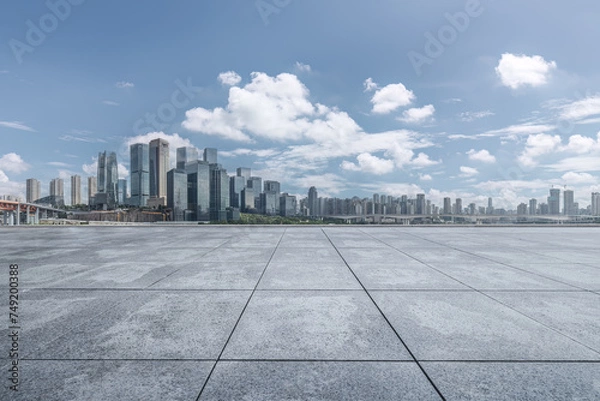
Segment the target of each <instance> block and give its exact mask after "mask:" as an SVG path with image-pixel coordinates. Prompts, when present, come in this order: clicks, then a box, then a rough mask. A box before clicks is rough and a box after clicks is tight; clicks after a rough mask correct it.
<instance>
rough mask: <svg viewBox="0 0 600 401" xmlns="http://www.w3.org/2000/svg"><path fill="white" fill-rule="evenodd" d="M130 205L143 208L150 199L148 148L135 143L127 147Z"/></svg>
mask: <svg viewBox="0 0 600 401" xmlns="http://www.w3.org/2000/svg"><path fill="white" fill-rule="evenodd" d="M129 154H130V163H131V166H130V170H131V173H130V177H131V178H130V179H131V200H130V202H131V204H132V205H133V206H139V207H144V206H146V205H147V204H148V198H149V197H150V147H149V146H148V144H146V143H135V144H133V145H131V146H130V147H129Z"/></svg>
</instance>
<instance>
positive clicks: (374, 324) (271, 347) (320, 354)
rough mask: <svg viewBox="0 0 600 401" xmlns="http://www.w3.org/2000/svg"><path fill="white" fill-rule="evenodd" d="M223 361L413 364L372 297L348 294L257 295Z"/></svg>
mask: <svg viewBox="0 0 600 401" xmlns="http://www.w3.org/2000/svg"><path fill="white" fill-rule="evenodd" d="M223 357H224V358H227V359H257V358H258V359H331V360H335V359H337V360H340V359H343V360H347V359H357V360H374V359H379V360H408V359H410V356H409V354H408V352H407V351H406V349H405V348H404V347H403V346H402V343H401V342H400V340H399V339H398V338H397V337H396V335H395V334H394V332H393V331H392V329H391V328H390V327H389V325H388V324H387V323H386V322H385V320H384V319H383V317H382V316H381V314H380V313H379V312H378V311H377V309H376V308H375V306H374V305H373V304H372V302H371V301H370V300H369V298H368V297H367V295H366V294H365V293H364V292H348V291H344V292H335V291H319V292H295V291H290V292H266V291H260V292H256V293H255V294H254V297H253V298H252V300H251V301H250V303H249V305H248V308H247V309H246V311H245V313H244V315H243V316H242V319H241V320H240V323H239V325H238V327H237V328H236V330H235V332H234V333H233V336H232V338H231V341H230V342H229V344H228V345H227V348H226V349H225V352H224V355H223Z"/></svg>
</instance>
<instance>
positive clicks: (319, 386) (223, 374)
mask: <svg viewBox="0 0 600 401" xmlns="http://www.w3.org/2000/svg"><path fill="white" fill-rule="evenodd" d="M440 399H441V398H440V397H439V396H438V395H437V393H436V392H435V390H434V388H433V387H432V386H431V384H430V383H429V382H428V381H427V379H426V377H425V375H423V373H422V372H421V371H420V370H419V368H418V367H417V365H416V364H415V363H412V362H219V363H218V364H217V367H216V369H215V371H214V372H213V374H212V376H211V378H210V380H209V382H208V384H207V386H206V388H205V390H204V392H203V394H202V397H201V398H200V400H203V401H209V400H222V401H225V400H232V401H234V400H235V401H237V400H252V401H271V400H281V401H288V400H289V401H292V400H330V401H338V400H415V401H427V400H440Z"/></svg>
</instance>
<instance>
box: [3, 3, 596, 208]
mask: <svg viewBox="0 0 600 401" xmlns="http://www.w3.org/2000/svg"><path fill="white" fill-rule="evenodd" d="M5 3H6V2H5ZM9 4H10V5H7V4H4V5H2V12H0V195H2V194H4V195H9V194H11V195H16V196H21V197H24V195H25V181H26V179H27V178H37V179H38V180H40V181H41V183H42V195H47V194H48V191H49V182H50V180H51V179H53V178H57V177H60V178H64V179H65V189H66V195H67V196H66V198H67V201H68V200H69V196H68V194H69V188H70V182H69V177H70V176H71V175H74V174H79V175H81V176H82V183H84V190H83V191H82V192H83V194H84V200H85V198H87V189H86V188H85V185H86V184H87V179H85V177H88V176H91V175H95V160H96V158H97V155H98V152H101V151H105V150H107V151H115V152H117V157H118V160H119V164H120V166H119V172H120V178H126V179H128V180H129V176H128V169H129V145H130V144H132V143H138V142H146V143H147V142H149V141H150V140H151V139H153V138H156V137H163V138H165V139H167V140H168V141H169V143H170V146H171V152H172V157H171V159H172V160H171V163H172V164H174V163H175V157H174V155H175V148H176V147H180V146H195V147H197V148H198V149H200V150H202V149H203V148H205V147H214V148H217V149H218V150H219V162H220V163H221V164H222V165H223V167H224V168H226V169H227V170H228V172H229V174H233V173H234V172H235V168H237V167H250V168H252V169H253V175H257V176H261V177H262V178H263V179H271V180H278V181H280V182H281V184H282V191H284V192H289V193H291V194H296V195H299V196H306V194H307V192H308V188H309V187H310V186H315V187H317V189H318V191H319V196H331V197H352V196H355V195H356V196H360V197H370V196H371V195H372V194H373V193H379V194H386V195H392V196H401V195H403V194H406V195H409V196H415V195H416V194H417V193H425V194H426V196H427V198H428V199H431V200H432V201H433V202H434V203H436V204H438V205H439V204H441V203H442V198H443V197H445V196H449V197H452V198H456V197H460V198H462V199H463V204H465V205H467V204H468V203H470V202H475V203H477V204H478V205H480V206H485V205H487V198H488V197H492V198H493V201H494V206H495V207H505V208H508V209H515V208H516V206H517V205H518V204H519V203H521V202H528V200H529V199H530V198H537V199H538V200H539V201H540V202H545V200H546V197H547V196H548V190H549V189H550V188H551V187H552V186H554V187H560V188H561V189H564V188H565V187H566V188H569V189H572V190H574V191H575V200H576V201H578V202H579V203H580V205H581V206H582V207H585V206H587V205H588V204H589V203H590V194H591V192H594V191H600V178H599V171H600V69H599V68H598V66H599V65H600V52H598V51H596V49H597V38H599V37H600V25H599V24H598V23H597V22H598V21H599V20H600V3H595V2H590V1H587V0H586V1H584V0H572V1H569V2H564V1H558V0H544V1H541V0H528V1H517V0H503V1H499V0H456V1H455V0H445V1H439V0H438V1H433V0H422V1H418V2H416V1H399V0H376V1H373V2H365V1H358V0H327V1H323V0H319V1H317V0H303V1H299V0H264V1H263V0H259V1H256V0H221V1H192V0H178V1H172V2H168V1H158V0H147V1H144V2H123V1H114V0H105V1H102V2H100V1H95V0H48V1H29V2H16V1H11V2H9Z"/></svg>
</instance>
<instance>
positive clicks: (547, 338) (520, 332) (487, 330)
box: [372, 292, 600, 360]
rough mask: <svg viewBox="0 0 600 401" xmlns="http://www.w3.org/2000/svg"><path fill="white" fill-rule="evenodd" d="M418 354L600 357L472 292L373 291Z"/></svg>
mask: <svg viewBox="0 0 600 401" xmlns="http://www.w3.org/2000/svg"><path fill="white" fill-rule="evenodd" d="M372 295H373V298H374V299H375V301H376V302H377V304H378V305H379V307H380V308H381V309H382V310H383V312H384V313H385V315H386V316H387V317H388V319H389V320H390V322H391V323H392V325H393V326H394V327H395V329H396V330H397V331H398V333H399V334H400V336H401V337H402V339H403V340H404V341H405V342H406V345H407V347H409V348H410V349H411V351H413V353H414V354H415V356H416V357H417V359H428V360H580V359H581V360H598V358H599V357H600V354H598V353H596V352H594V351H592V350H590V349H588V348H586V347H584V346H582V345H580V344H578V343H576V342H575V341H573V340H570V339H569V338H567V337H565V336H563V335H561V334H559V333H556V332H555V331H553V330H550V329H548V328H546V327H544V326H543V325H541V324H539V323H536V322H534V321H533V320H531V319H529V318H527V317H525V316H523V315H521V314H519V313H517V312H515V311H513V310H511V309H510V308H508V307H506V306H503V305H501V304H499V303H498V302H495V301H493V300H491V299H489V298H487V297H486V296H484V295H482V294H479V293H474V292H446V293H442V292H438V293H436V292H428V293H418V292H417V293H399V292H373V293H372Z"/></svg>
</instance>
